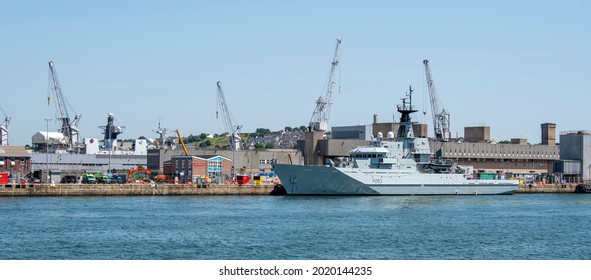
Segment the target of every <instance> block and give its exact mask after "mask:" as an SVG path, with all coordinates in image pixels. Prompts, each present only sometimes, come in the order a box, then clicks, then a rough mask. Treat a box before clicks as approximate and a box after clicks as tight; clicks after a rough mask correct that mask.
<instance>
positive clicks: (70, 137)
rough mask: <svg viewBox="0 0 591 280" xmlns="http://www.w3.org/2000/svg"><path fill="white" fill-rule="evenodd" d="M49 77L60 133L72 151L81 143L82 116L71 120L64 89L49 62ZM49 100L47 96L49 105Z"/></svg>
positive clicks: (67, 147) (51, 62)
mask: <svg viewBox="0 0 591 280" xmlns="http://www.w3.org/2000/svg"><path fill="white" fill-rule="evenodd" d="M49 75H50V78H49V84H50V85H49V86H50V87H51V92H52V93H53V96H54V98H55V108H56V119H57V120H59V122H60V123H61V128H60V132H61V133H63V134H64V137H65V138H66V149H67V150H68V151H72V150H73V149H74V148H75V146H76V145H77V144H78V142H79V139H78V135H79V133H80V130H79V129H78V122H80V117H81V116H82V115H75V116H74V119H73V120H70V115H69V114H68V108H66V100H65V98H64V94H63V93H62V88H61V87H60V83H59V80H58V78H57V72H56V70H55V65H54V63H53V61H50V62H49ZM49 100H50V97H49V96H47V102H48V103H49ZM48 105H49V104H48Z"/></svg>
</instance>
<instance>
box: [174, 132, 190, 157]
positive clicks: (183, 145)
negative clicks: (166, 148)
mask: <svg viewBox="0 0 591 280" xmlns="http://www.w3.org/2000/svg"><path fill="white" fill-rule="evenodd" d="M174 132H176V135H177V136H178V137H179V142H181V147H183V152H184V153H185V156H188V155H189V151H187V146H185V141H183V137H182V136H181V132H180V131H179V130H178V129H176V130H175V131H174Z"/></svg>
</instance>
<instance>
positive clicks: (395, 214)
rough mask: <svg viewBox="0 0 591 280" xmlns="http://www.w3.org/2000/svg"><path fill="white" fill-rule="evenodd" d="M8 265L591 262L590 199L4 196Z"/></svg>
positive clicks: (1, 253) (3, 245)
mask: <svg viewBox="0 0 591 280" xmlns="http://www.w3.org/2000/svg"><path fill="white" fill-rule="evenodd" d="M0 213H1V215H0V225H1V226H0V259H395V260H400V259H590V258H591V239H590V238H589V237H588V233H589V229H591V195H586V194H579V195H577V194H527V195H526V194H517V195H511V196H459V197H457V196H430V197H273V196H167V197H151V196H143V197H17V198H7V197H0Z"/></svg>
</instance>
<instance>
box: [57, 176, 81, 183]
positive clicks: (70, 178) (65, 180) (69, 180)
mask: <svg viewBox="0 0 591 280" xmlns="http://www.w3.org/2000/svg"><path fill="white" fill-rule="evenodd" d="M76 182H78V178H77V177H76V176H75V175H65V176H63V177H62V179H61V181H60V183H62V184H74V183H76Z"/></svg>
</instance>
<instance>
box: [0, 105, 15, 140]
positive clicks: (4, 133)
mask: <svg viewBox="0 0 591 280" xmlns="http://www.w3.org/2000/svg"><path fill="white" fill-rule="evenodd" d="M0 111H2V114H3V115H4V121H3V122H2V123H0V146H2V145H6V146H8V125H10V120H11V119H12V117H9V116H8V115H6V112H4V109H2V107H0Z"/></svg>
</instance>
